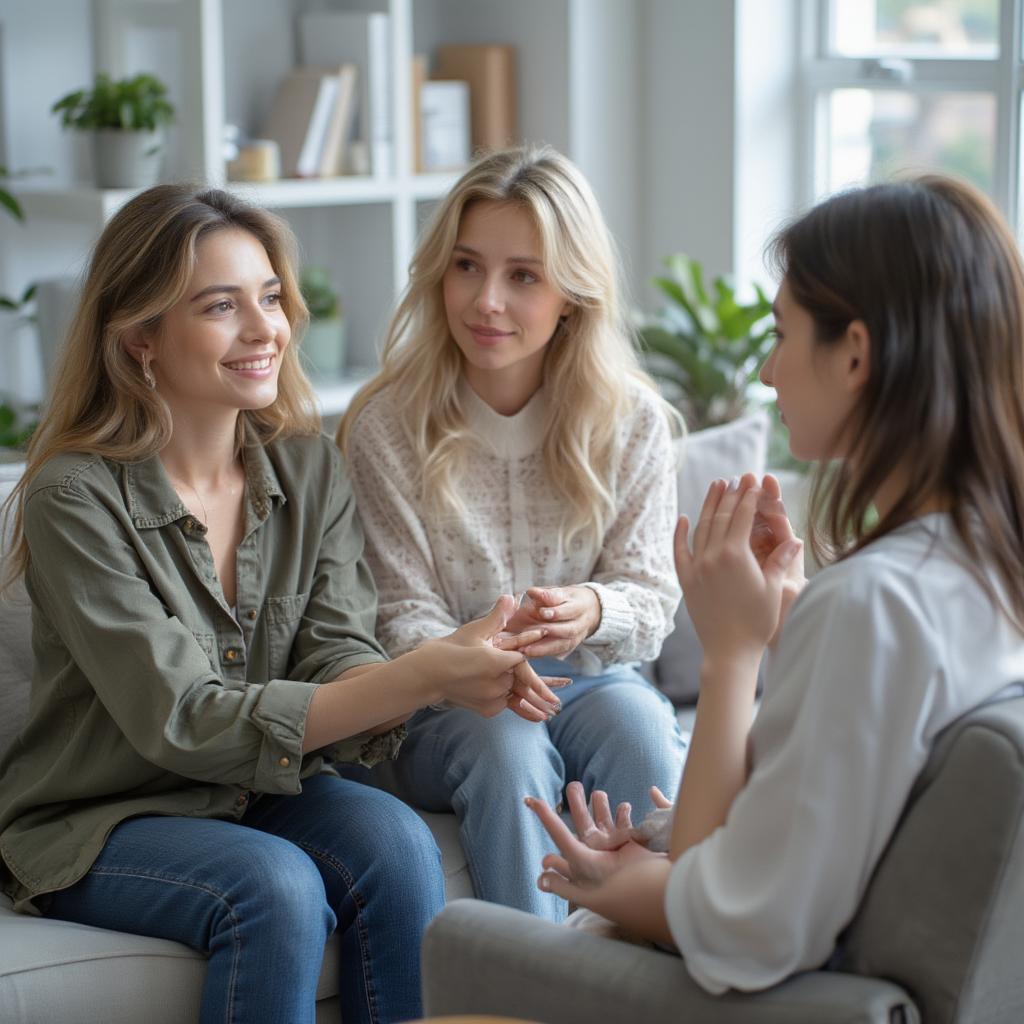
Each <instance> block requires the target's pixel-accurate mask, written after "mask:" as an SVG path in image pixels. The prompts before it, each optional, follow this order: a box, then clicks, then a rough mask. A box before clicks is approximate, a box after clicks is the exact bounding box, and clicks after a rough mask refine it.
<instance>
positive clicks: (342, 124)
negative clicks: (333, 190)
mask: <svg viewBox="0 0 1024 1024" xmlns="http://www.w3.org/2000/svg"><path fill="white" fill-rule="evenodd" d="M358 73H359V69H358V68H357V67H356V66H355V64H342V65H341V66H340V67H339V68H338V75H337V77H338V89H337V93H336V95H335V99H334V107H333V109H332V111H331V117H330V120H329V121H328V123H327V132H326V135H325V137H324V144H323V149H322V150H321V153H320V166H319V173H320V177H321V178H335V177H337V176H338V175H339V174H344V173H345V171H346V167H345V159H346V151H347V146H348V140H349V138H350V137H351V135H352V126H353V123H354V121H355V114H356V77H357V75H358Z"/></svg>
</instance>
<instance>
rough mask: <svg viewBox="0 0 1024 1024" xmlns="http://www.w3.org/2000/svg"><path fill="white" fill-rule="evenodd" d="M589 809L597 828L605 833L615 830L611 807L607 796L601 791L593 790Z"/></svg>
mask: <svg viewBox="0 0 1024 1024" xmlns="http://www.w3.org/2000/svg"><path fill="white" fill-rule="evenodd" d="M581 788H582V787H581ZM590 809H591V812H592V813H593V815H594V822H595V823H596V824H597V827H598V828H603V829H604V830H605V831H606V832H611V831H612V830H613V829H614V828H615V821H614V819H613V818H612V807H611V804H610V803H609V802H608V794H607V793H606V792H605V791H604V790H603V789H595V790H594V791H593V792H592V793H591V794H590Z"/></svg>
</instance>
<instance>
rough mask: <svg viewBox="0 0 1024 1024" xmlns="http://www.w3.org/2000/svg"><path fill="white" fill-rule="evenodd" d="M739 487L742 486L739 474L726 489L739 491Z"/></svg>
mask: <svg viewBox="0 0 1024 1024" xmlns="http://www.w3.org/2000/svg"><path fill="white" fill-rule="evenodd" d="M739 488H740V478H739V477H738V476H734V477H733V478H732V479H731V480H730V481H729V486H728V487H727V488H726V490H728V491H738V490H739Z"/></svg>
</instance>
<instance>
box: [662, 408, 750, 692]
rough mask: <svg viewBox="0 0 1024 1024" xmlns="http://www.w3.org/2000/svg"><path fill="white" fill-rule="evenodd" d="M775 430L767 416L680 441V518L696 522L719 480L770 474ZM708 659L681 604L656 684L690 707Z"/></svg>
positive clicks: (690, 435) (727, 425) (678, 446)
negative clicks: (771, 435) (703, 663)
mask: <svg viewBox="0 0 1024 1024" xmlns="http://www.w3.org/2000/svg"><path fill="white" fill-rule="evenodd" d="M769 428H770V420H769V418H768V414H767V413H766V412H764V411H763V410H761V411H758V412H755V413H751V414H750V415H749V416H744V417H742V418H741V419H738V420H734V421H733V422H732V423H726V424H723V425H722V426H720V427H710V428H709V429H707V430H698V431H696V432H695V433H692V434H689V435H688V436H687V437H685V438H680V439H678V440H677V441H674V442H673V444H674V446H675V449H676V465H677V466H678V475H677V481H678V488H679V490H678V493H679V514H680V515H684V514H685V515H687V516H689V517H690V522H691V523H692V522H696V520H697V517H698V516H699V515H700V508H701V505H703V503H704V495H705V494H707V490H708V487H709V486H710V485H711V482H712V481H713V480H716V479H718V478H719V477H723V478H725V479H726V480H729V479H731V478H732V477H734V476H742V475H743V474H744V473H746V472H752V473H756V474H757V475H758V476H760V475H761V474H762V473H764V471H765V460H766V459H767V455H768V433H769ZM702 656H703V655H702V652H701V647H700V641H699V640H698V639H697V634H696V633H695V632H694V629H693V624H692V623H691V622H690V617H689V615H687V613H686V605H685V603H682V602H680V605H679V611H678V612H677V613H676V624H675V629H674V630H673V631H672V632H671V633H670V634H669V637H668V639H667V640H666V641H665V644H664V646H663V647H662V649H661V656H660V657H659V658H658V660H657V662H655V665H654V677H655V681H656V683H657V685H658V687H659V689H661V691H662V692H663V693H664V694H665V695H666V696H667V697H669V698H670V699H671V700H672V702H673V703H675V704H688V703H692V702H693V701H695V700H696V699H697V691H698V690H699V688H700V663H701V658H702Z"/></svg>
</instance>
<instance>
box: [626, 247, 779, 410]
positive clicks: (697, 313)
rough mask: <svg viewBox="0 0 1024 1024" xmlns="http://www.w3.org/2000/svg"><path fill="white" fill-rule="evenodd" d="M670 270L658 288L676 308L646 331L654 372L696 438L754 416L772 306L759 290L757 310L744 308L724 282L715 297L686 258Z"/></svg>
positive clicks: (675, 260) (718, 282)
mask: <svg viewBox="0 0 1024 1024" xmlns="http://www.w3.org/2000/svg"><path fill="white" fill-rule="evenodd" d="M665 265H666V267H667V268H668V271H669V272H668V274H667V275H666V276H665V277H657V278H655V279H654V284H655V285H656V286H657V287H658V289H659V290H660V291H661V292H662V293H663V294H664V295H665V296H666V298H667V299H668V300H669V304H668V305H667V306H666V307H665V309H663V310H662V311H661V313H659V315H658V316H657V317H656V318H653V319H650V320H648V321H647V322H645V323H643V324H642V325H641V326H640V330H639V335H640V343H641V348H642V350H643V352H644V355H645V360H646V363H647V368H648V370H649V371H650V373H651V374H652V375H653V376H654V377H656V378H657V379H658V380H659V381H660V382H661V383H662V384H663V385H664V387H665V392H666V397H668V398H669V400H670V401H672V402H673V403H674V404H675V405H676V406H677V407H678V408H679V410H680V412H682V414H683V416H684V417H685V419H686V423H687V426H688V427H689V428H690V429H691V430H700V429H702V428H704V427H713V426H717V425H719V424H721V423H728V422H729V421H730V420H734V419H737V418H738V417H739V416H742V415H743V413H744V412H745V411H746V410H747V406H748V404H749V402H750V400H751V392H752V386H753V385H754V383H755V382H756V380H757V373H758V369H759V368H760V366H761V363H763V362H764V360H765V359H766V358H767V356H768V353H769V352H770V351H771V348H772V344H773V335H772V333H771V323H770V320H769V317H770V316H771V311H772V305H771V302H770V301H769V299H768V297H767V296H766V295H765V293H764V291H763V290H762V289H761V288H760V286H758V285H755V286H754V292H755V296H756V297H755V299H754V301H753V302H748V303H741V302H739V301H737V299H736V293H735V290H734V289H733V286H732V285H731V284H730V283H729V282H728V281H727V280H726V279H725V278H722V277H716V278H715V280H714V281H713V282H712V283H711V291H710V292H709V291H708V289H707V288H706V287H705V285H704V274H703V270H702V268H701V265H700V264H699V263H698V262H697V261H696V260H693V259H690V258H689V257H687V256H683V255H676V256H670V257H669V258H668V259H667V260H665Z"/></svg>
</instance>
